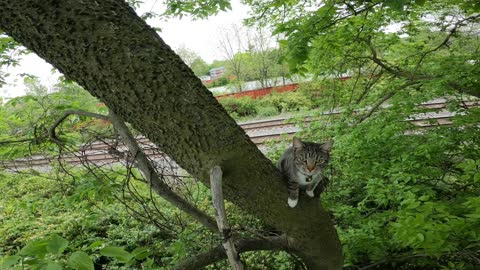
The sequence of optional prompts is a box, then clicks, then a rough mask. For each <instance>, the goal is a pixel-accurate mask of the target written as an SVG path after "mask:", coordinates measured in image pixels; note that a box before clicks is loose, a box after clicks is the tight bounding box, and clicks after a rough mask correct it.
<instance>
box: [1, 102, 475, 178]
mask: <svg viewBox="0 0 480 270" xmlns="http://www.w3.org/2000/svg"><path fill="white" fill-rule="evenodd" d="M463 105H464V106H465V107H466V108H471V107H478V106H479V105H480V102H479V101H465V102H463ZM387 106H388V105H387ZM419 106H420V107H423V108H425V109H430V110H431V112H428V113H422V114H417V115H413V116H411V117H410V118H408V119H406V121H408V122H410V123H412V124H413V125H415V126H417V127H419V128H421V129H426V128H432V127H436V126H439V125H450V124H452V121H451V118H452V117H453V116H455V113H452V112H449V111H447V110H446V107H447V102H446V100H445V99H436V100H432V101H430V102H426V103H423V104H421V105H419ZM384 107H386V106H384ZM341 113H342V111H341V110H334V111H329V112H323V113H321V114H319V115H318V116H311V115H304V116H299V115H289V116H282V117H277V118H271V119H267V120H265V119H264V120H256V121H248V122H240V123H239V125H240V126H241V127H242V128H243V129H244V130H245V132H246V133H247V135H248V136H249V137H250V139H251V140H252V141H253V142H254V143H255V144H256V145H257V146H258V147H259V148H260V150H262V151H266V150H267V148H266V142H268V141H272V140H280V139H282V138H285V137H291V136H293V135H294V134H295V133H297V132H299V131H300V130H301V127H299V126H297V125H296V124H295V123H294V122H295V121H293V120H294V119H298V121H297V122H303V123H304V124H305V125H308V124H309V123H311V122H312V121H316V120H317V119H319V118H321V117H322V116H335V115H340V114H341ZM137 141H138V143H139V145H140V146H141V147H142V149H143V150H144V151H145V153H146V154H147V155H148V156H149V157H150V158H151V159H152V160H154V161H155V163H157V164H159V166H161V164H168V166H169V167H170V168H178V165H176V164H175V163H174V162H173V161H172V160H171V159H169V158H168V157H167V156H166V155H165V154H163V153H162V152H161V151H160V150H159V149H158V148H157V147H156V146H155V145H154V144H153V143H151V142H150V141H149V140H148V139H147V138H145V137H143V136H139V137H137ZM127 156H128V150H127V148H126V147H125V146H124V145H121V144H120V145H118V146H115V147H114V148H113V147H112V145H110V143H108V142H100V141H98V142H93V143H91V144H89V145H88V146H86V147H81V148H80V149H79V150H78V151H77V152H74V153H69V154H67V155H65V156H63V157H61V161H62V162H63V163H68V164H72V165H79V164H86V163H92V164H95V165H98V166H103V165H109V164H118V163H119V162H123V163H125V160H127V159H126V158H125V157H127ZM56 160H59V157H47V156H41V155H38V156H31V157H25V158H21V159H17V160H14V161H4V162H2V161H0V168H3V169H7V170H23V169H30V168H34V169H40V170H49V167H50V163H51V162H53V161H56ZM172 173H173V172H172Z"/></svg>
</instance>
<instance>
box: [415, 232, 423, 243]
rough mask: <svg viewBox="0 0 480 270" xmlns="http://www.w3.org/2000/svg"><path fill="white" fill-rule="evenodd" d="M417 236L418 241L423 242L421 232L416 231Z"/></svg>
mask: <svg viewBox="0 0 480 270" xmlns="http://www.w3.org/2000/svg"><path fill="white" fill-rule="evenodd" d="M417 238H418V240H420V242H423V241H424V240H425V236H423V234H421V233H417Z"/></svg>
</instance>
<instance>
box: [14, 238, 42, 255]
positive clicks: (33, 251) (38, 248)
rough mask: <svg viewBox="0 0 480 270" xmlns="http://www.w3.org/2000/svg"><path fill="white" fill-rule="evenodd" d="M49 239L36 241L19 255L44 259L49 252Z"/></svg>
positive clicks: (25, 247)
mask: <svg viewBox="0 0 480 270" xmlns="http://www.w3.org/2000/svg"><path fill="white" fill-rule="evenodd" d="M47 245H48V239H41V240H36V241H33V242H30V243H28V244H27V245H26V246H24V247H23V248H22V249H21V250H20V252H19V254H20V255H25V256H39V257H44V256H45V254H47V253H48V251H47Z"/></svg>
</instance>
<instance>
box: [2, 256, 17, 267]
mask: <svg viewBox="0 0 480 270" xmlns="http://www.w3.org/2000/svg"><path fill="white" fill-rule="evenodd" d="M18 259H20V256H17V255H15V256H7V257H3V259H2V260H1V262H2V269H8V268H9V267H11V266H14V265H15V264H16V263H17V261H18Z"/></svg>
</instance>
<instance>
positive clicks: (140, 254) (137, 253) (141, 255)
mask: <svg viewBox="0 0 480 270" xmlns="http://www.w3.org/2000/svg"><path fill="white" fill-rule="evenodd" d="M151 254H152V253H151V252H150V251H149V250H148V248H146V247H139V248H136V249H134V250H133V251H132V256H133V257H135V259H137V260H144V259H145V258H147V257H148V256H150V255H151Z"/></svg>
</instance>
